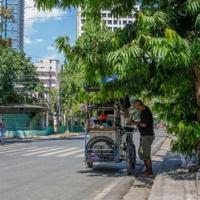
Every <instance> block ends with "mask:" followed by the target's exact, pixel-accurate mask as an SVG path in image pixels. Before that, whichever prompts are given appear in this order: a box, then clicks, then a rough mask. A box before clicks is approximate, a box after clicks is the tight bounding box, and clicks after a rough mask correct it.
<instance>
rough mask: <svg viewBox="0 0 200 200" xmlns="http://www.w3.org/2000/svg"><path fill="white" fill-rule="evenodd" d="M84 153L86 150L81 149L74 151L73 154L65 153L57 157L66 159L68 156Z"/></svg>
mask: <svg viewBox="0 0 200 200" xmlns="http://www.w3.org/2000/svg"><path fill="white" fill-rule="evenodd" d="M82 151H84V149H79V150H76V151H72V152H68V153H64V154H61V155H58V156H57V157H66V156H71V155H74V154H77V153H80V152H82Z"/></svg>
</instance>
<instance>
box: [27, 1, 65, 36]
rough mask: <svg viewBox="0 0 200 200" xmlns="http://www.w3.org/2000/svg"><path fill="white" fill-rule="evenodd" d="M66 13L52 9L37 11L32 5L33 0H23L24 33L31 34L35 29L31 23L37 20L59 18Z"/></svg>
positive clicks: (44, 20) (43, 20)
mask: <svg viewBox="0 0 200 200" xmlns="http://www.w3.org/2000/svg"><path fill="white" fill-rule="evenodd" d="M64 14H66V11H63V10H59V9H53V10H52V11H51V12H50V11H38V10H37V8H35V7H34V2H33V0H25V19H24V21H25V22H24V24H25V34H26V35H31V34H32V33H33V32H35V30H34V29H33V24H34V23H38V22H40V23H41V22H46V21H47V20H50V19H53V20H61V19H62V16H63V15H64Z"/></svg>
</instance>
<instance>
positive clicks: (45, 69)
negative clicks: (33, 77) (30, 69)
mask: <svg viewBox="0 0 200 200" xmlns="http://www.w3.org/2000/svg"><path fill="white" fill-rule="evenodd" d="M34 65H35V67H36V71H37V72H38V75H39V76H38V78H39V79H40V80H41V81H42V82H43V84H44V87H45V88H48V89H52V88H55V89H59V79H58V74H59V71H60V62H59V60H57V59H42V60H39V62H38V63H34Z"/></svg>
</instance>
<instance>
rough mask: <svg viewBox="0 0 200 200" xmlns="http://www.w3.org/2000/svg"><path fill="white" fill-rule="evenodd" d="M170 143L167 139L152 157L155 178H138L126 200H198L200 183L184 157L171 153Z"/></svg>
mask: <svg viewBox="0 0 200 200" xmlns="http://www.w3.org/2000/svg"><path fill="white" fill-rule="evenodd" d="M170 142H171V138H167V139H166V140H165V142H164V143H163V145H162V147H161V148H160V150H159V151H158V152H157V153H156V154H155V155H154V156H153V157H152V160H153V169H154V174H155V175H156V176H155V178H154V179H152V178H144V177H137V178H136V179H135V181H134V183H133V185H132V186H131V188H130V190H129V192H128V193H127V194H126V195H125V196H124V198H123V199H124V200H132V199H137V200H147V199H148V200H170V199H173V200H198V195H197V190H198V188H199V187H200V186H199V181H196V179H195V176H196V175H195V174H194V173H189V172H188V170H187V169H186V161H185V159H184V158H183V156H180V155H178V154H175V153H172V152H171V150H170ZM199 199H200V198H199Z"/></svg>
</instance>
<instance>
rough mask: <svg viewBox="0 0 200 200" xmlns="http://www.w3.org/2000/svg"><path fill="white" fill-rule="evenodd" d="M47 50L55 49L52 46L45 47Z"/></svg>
mask: <svg viewBox="0 0 200 200" xmlns="http://www.w3.org/2000/svg"><path fill="white" fill-rule="evenodd" d="M47 50H48V51H54V50H55V49H54V48H53V47H52V46H49V47H47Z"/></svg>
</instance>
